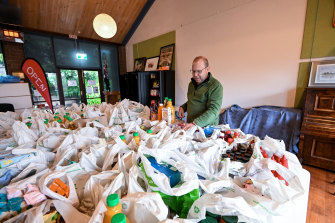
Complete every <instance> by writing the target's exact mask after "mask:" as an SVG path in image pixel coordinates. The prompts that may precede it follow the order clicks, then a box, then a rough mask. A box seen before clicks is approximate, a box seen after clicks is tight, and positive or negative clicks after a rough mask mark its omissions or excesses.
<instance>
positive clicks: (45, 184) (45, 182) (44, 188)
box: [38, 171, 79, 206]
mask: <svg viewBox="0 0 335 223" xmlns="http://www.w3.org/2000/svg"><path fill="white" fill-rule="evenodd" d="M56 178H59V179H61V180H62V181H63V183H65V184H66V185H67V186H68V187H69V189H70V192H69V197H64V196H61V195H59V194H58V193H55V192H53V191H52V190H50V189H49V186H50V184H51V183H52V182H53V180H55V179H56ZM38 185H39V188H40V190H41V192H42V193H43V194H45V195H46V196H48V197H51V198H53V199H56V200H60V201H65V202H69V203H71V204H72V205H73V206H77V205H78V204H79V200H78V196H77V192H76V189H75V187H74V184H73V181H72V179H71V178H70V177H69V176H68V175H67V173H66V172H64V171H53V172H50V173H48V174H45V175H43V176H42V177H41V179H40V180H39V183H38Z"/></svg>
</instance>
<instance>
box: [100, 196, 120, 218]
mask: <svg viewBox="0 0 335 223" xmlns="http://www.w3.org/2000/svg"><path fill="white" fill-rule="evenodd" d="M106 201H107V202H106V203H107V211H106V212H105V217H104V223H110V222H111V221H112V218H113V216H114V215H116V214H117V213H121V211H122V206H121V204H120V202H119V195H118V194H110V195H108V197H107V200H106Z"/></svg>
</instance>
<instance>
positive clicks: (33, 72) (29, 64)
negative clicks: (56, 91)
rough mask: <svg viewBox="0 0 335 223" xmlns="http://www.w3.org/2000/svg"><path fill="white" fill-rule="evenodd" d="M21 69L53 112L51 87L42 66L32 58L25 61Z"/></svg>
mask: <svg viewBox="0 0 335 223" xmlns="http://www.w3.org/2000/svg"><path fill="white" fill-rule="evenodd" d="M21 69H22V71H23V73H24V74H25V75H26V76H27V77H28V78H29V80H30V82H31V83H32V84H33V85H34V87H35V88H36V90H37V91H38V92H39V93H40V94H41V95H42V97H43V98H44V99H45V101H46V102H47V103H48V105H49V108H50V109H51V111H53V107H52V103H51V96H50V92H49V85H48V82H47V78H46V76H45V72H44V70H43V68H42V67H41V65H40V64H39V63H38V62H37V61H36V60H34V59H32V58H27V59H25V60H24V62H23V64H22V66H21Z"/></svg>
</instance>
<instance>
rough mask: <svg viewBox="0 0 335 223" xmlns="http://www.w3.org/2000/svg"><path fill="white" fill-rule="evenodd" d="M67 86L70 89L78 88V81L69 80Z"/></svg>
mask: <svg viewBox="0 0 335 223" xmlns="http://www.w3.org/2000/svg"><path fill="white" fill-rule="evenodd" d="M67 86H68V87H76V86H77V81H76V80H68V81H67Z"/></svg>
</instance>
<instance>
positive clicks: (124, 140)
mask: <svg viewBox="0 0 335 223" xmlns="http://www.w3.org/2000/svg"><path fill="white" fill-rule="evenodd" d="M120 139H121V140H122V141H123V142H124V143H126V144H127V141H126V137H125V136H124V135H120Z"/></svg>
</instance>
